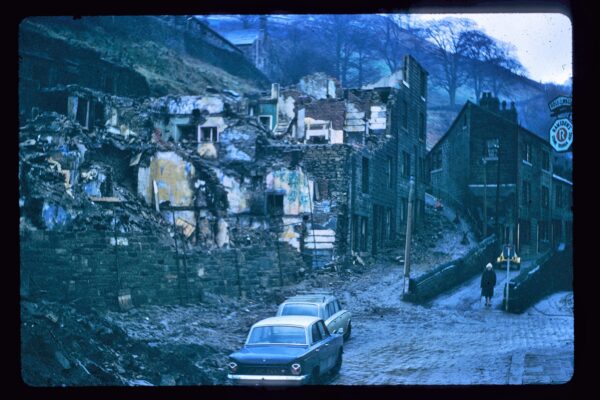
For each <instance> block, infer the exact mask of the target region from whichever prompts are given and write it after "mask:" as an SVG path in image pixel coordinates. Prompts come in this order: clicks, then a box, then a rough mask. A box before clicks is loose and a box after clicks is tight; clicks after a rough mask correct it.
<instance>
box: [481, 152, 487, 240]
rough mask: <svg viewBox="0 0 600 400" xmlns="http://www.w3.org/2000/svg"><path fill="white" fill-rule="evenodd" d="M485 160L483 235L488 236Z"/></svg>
mask: <svg viewBox="0 0 600 400" xmlns="http://www.w3.org/2000/svg"><path fill="white" fill-rule="evenodd" d="M482 161H483V237H484V239H485V238H486V237H487V161H486V159H485V157H484V158H483V159H482Z"/></svg>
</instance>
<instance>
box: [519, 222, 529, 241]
mask: <svg viewBox="0 0 600 400" xmlns="http://www.w3.org/2000/svg"><path fill="white" fill-rule="evenodd" d="M519 241H520V242H521V244H529V243H531V222H530V221H527V220H521V221H520V226H519Z"/></svg>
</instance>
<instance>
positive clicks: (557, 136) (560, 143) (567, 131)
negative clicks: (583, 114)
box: [550, 118, 573, 151]
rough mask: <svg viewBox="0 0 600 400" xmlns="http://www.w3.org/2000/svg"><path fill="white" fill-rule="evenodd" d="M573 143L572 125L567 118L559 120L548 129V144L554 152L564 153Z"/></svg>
mask: <svg viewBox="0 0 600 400" xmlns="http://www.w3.org/2000/svg"><path fill="white" fill-rule="evenodd" d="M571 143H573V123H572V122H571V121H570V120H569V119H568V118H559V119H557V120H556V121H554V124H552V128H550V144H551V145H552V147H554V149H555V150H556V151H566V150H568V149H569V147H570V146H571Z"/></svg>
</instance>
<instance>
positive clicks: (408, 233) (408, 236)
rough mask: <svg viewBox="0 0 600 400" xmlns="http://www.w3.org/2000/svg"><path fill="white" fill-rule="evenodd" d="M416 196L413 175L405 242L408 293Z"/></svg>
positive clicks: (405, 283) (405, 288) (405, 287)
mask: <svg viewBox="0 0 600 400" xmlns="http://www.w3.org/2000/svg"><path fill="white" fill-rule="evenodd" d="M414 196H415V180H414V178H413V177H412V176H411V177H410V183H409V190H408V210H407V213H406V214H407V216H406V242H405V244H404V292H403V293H404V294H406V293H408V284H409V282H410V241H411V233H412V219H413V202H414V200H413V198H414Z"/></svg>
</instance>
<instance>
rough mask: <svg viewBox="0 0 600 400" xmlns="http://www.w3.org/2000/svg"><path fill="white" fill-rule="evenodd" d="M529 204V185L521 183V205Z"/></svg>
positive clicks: (524, 182) (527, 182) (526, 182)
mask: <svg viewBox="0 0 600 400" xmlns="http://www.w3.org/2000/svg"><path fill="white" fill-rule="evenodd" d="M529 203H531V183H529V181H525V180H524V181H523V204H529Z"/></svg>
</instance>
